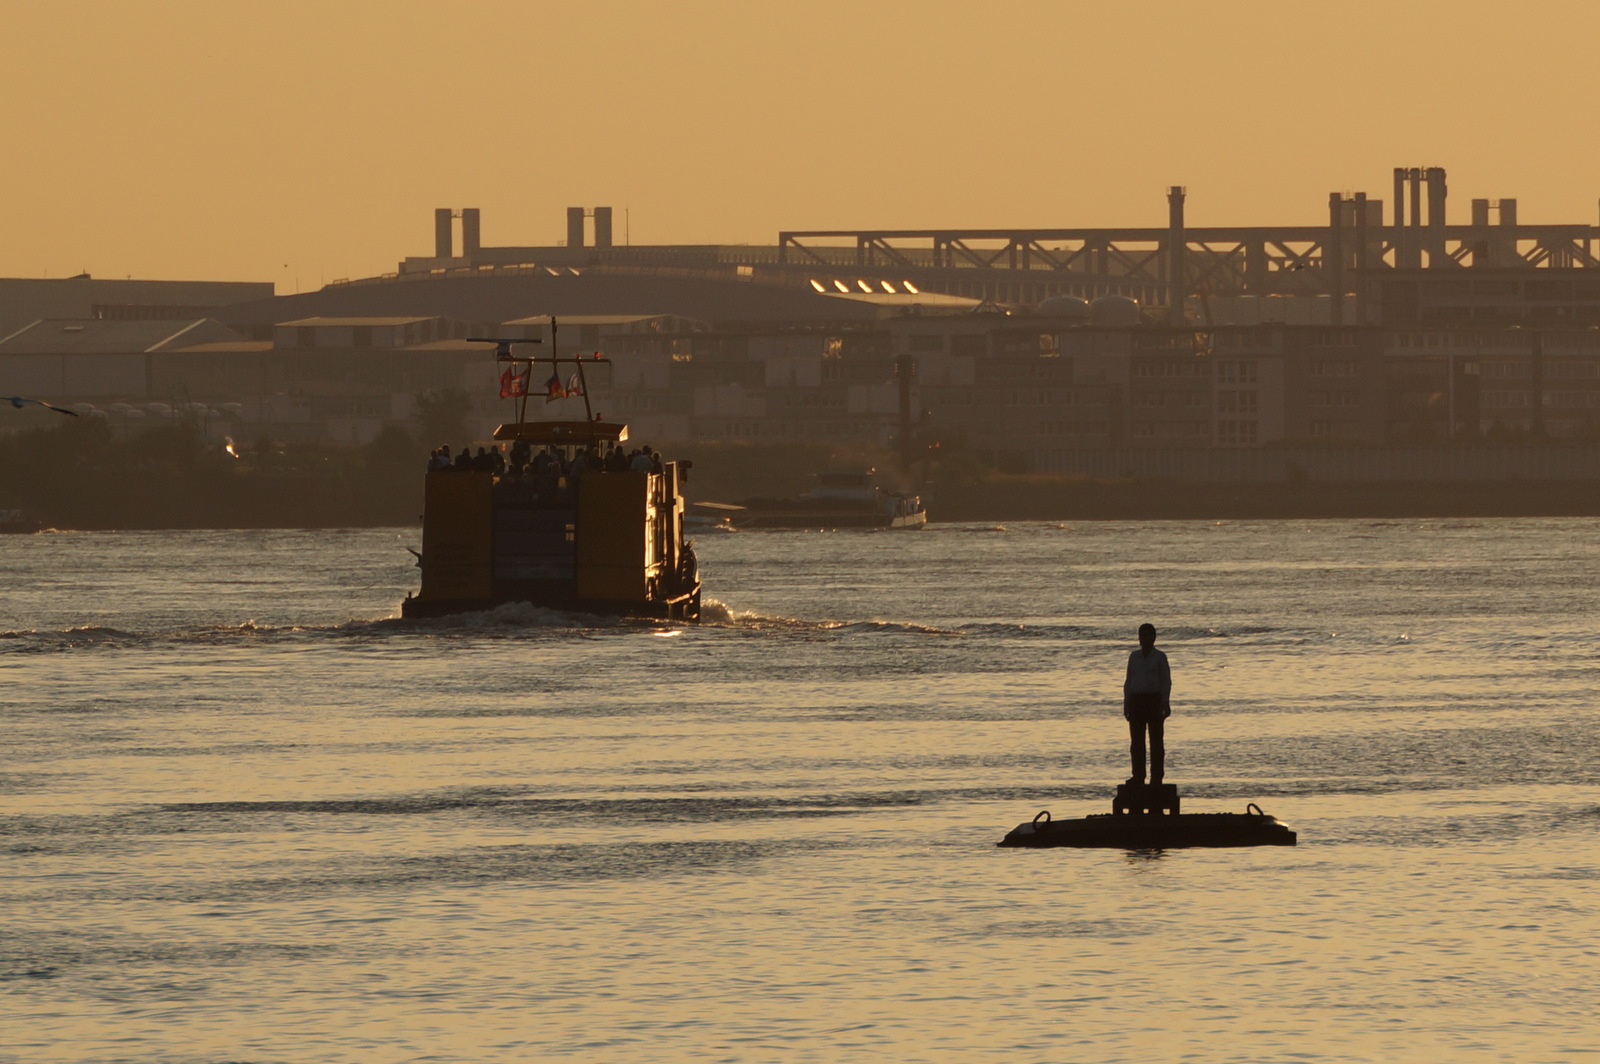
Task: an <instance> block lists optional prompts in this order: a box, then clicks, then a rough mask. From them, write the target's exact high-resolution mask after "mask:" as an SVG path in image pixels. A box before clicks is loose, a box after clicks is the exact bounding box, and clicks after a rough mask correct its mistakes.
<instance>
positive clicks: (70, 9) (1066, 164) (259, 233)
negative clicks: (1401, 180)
mask: <svg viewBox="0 0 1600 1064" xmlns="http://www.w3.org/2000/svg"><path fill="white" fill-rule="evenodd" d="M0 13H3V18H0V27H3V32H0V86H3V91H4V100H5V106H4V108H3V109H0V128H3V131H4V141H5V145H6V150H5V156H4V159H5V161H4V164H3V166H0V190H3V194H4V195H3V202H4V210H3V212H0V276H10V277H40V276H47V277H60V276H63V275H67V274H72V273H76V272H78V271H80V270H88V271H89V272H91V273H92V274H94V275H96V276H105V277H121V276H128V275H131V276H134V277H150V278H194V279H228V280H270V281H273V282H276V284H277V285H278V289H279V291H280V292H288V291H293V290H295V289H296V288H297V287H298V288H300V289H306V288H312V287H316V286H317V285H319V284H321V283H324V282H326V281H330V280H333V279H335V278H339V277H356V276H367V275H371V274H375V273H381V272H383V271H386V270H392V269H394V268H395V263H396V262H397V261H398V260H399V259H400V258H402V257H403V256H405V255H426V254H431V251H432V211H433V209H434V208H435V207H442V206H451V207H456V208H460V207H479V208H481V209H482V211H483V240H484V243H485V244H489V245H498V244H550V243H555V242H556V241H558V240H559V239H561V238H562V237H563V236H564V228H563V226H564V216H563V209H564V208H565V207H567V206H569V205H574V206H575V205H584V206H595V205H611V206H613V207H614V208H615V209H616V212H617V219H616V225H617V239H618V240H619V242H620V241H621V240H622V239H623V237H624V232H623V227H624V212H626V221H627V225H628V228H629V230H630V234H629V235H630V236H631V240H632V242H633V243H636V244H641V243H646V244H648V243H770V242H772V240H773V239H774V236H775V234H776V233H777V231H778V230H779V229H785V228H793V229H803V228H848V227H900V226H904V227H913V226H917V227H922V226H944V227H958V226H968V227H980V226H1058V225H1059V226H1069V225H1160V224H1163V222H1164V220H1165V205H1164V201H1163V198H1162V194H1163V190H1164V188H1165V186H1167V185H1169V184H1183V185H1187V186H1188V189H1189V194H1190V199H1189V220H1190V222H1191V223H1192V224H1196V225H1205V224H1295V223H1317V222H1321V221H1323V220H1324V219H1325V218H1326V211H1327V195H1328V193H1329V192H1330V191H1354V190H1358V189H1365V190H1367V191H1369V192H1370V193H1372V194H1374V195H1377V196H1381V197H1383V198H1384V199H1385V200H1387V199H1388V198H1389V189H1388V186H1389V183H1390V171H1391V169H1392V168H1393V167H1395V166H1400V165H1404V166H1423V165H1430V166H1444V167H1446V168H1448V170H1449V175H1450V188H1451V220H1452V221H1455V220H1461V221H1465V220H1466V217H1467V210H1468V205H1467V201H1468V200H1469V199H1470V198H1472V197H1475V196H1484V197H1490V198H1499V197H1501V196H1515V197H1517V198H1518V200H1519V205H1520V213H1521V217H1522V220H1524V221H1528V222H1558V221H1560V222H1587V223H1590V224H1594V223H1595V222H1596V221H1597V197H1600V165H1597V164H1600V93H1597V92H1596V91H1595V89H1594V87H1593V85H1594V71H1595V65H1596V49H1597V44H1600V4H1596V3H1595V2H1594V0H1563V2H1556V0H1552V2H1535V3H1528V4H1521V5H1511V4H1505V3H1490V2H1487V0H1452V2H1448V3H1446V2H1408V0H1385V2H1369V0H1352V2H1343V3H1333V2H1325V3H1312V2H1303V3H1302V2H1284V0H1276V2H1271V3H1267V2H1238V0H1208V2H1206V3H1204V4H1193V3H1176V2H1164V0H1163V2H1154V3H1145V4H1121V3H1110V2H1099V3H1081V2H1073V0H1055V2H1014V3H1008V2H1004V0H995V2H989V3H981V4H980V3H956V2H926V3H894V2H882V0H856V2H851V3H837V2H832V0H808V2H805V3H768V2H759V0H746V2H716V0H680V2H675V3H646V2H640V0H634V2H622V0H610V2H607V0H588V2H584V3H564V4H553V3H537V2H487V0H485V2H479V0H461V2H457V3H453V4H439V3H423V2H412V0H406V2H389V3H356V2H337V0H334V2H330V0H320V2H316V3H301V2H272V3H246V2H241V0H227V2H210V3H200V2H194V3H186V2H167V0H141V2H139V3H132V2H128V3H79V4H59V3H52V4H41V3H35V2H26V0H0Z"/></svg>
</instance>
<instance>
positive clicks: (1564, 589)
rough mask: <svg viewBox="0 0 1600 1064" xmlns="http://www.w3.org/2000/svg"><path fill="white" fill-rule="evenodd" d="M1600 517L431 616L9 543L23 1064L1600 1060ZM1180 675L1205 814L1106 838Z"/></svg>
mask: <svg viewBox="0 0 1600 1064" xmlns="http://www.w3.org/2000/svg"><path fill="white" fill-rule="evenodd" d="M1597 531H1600V522H1597V521H1595V520H1517V521H1511V520H1505V521H1475V522H1371V521H1344V522H1314V523H1313V522H1259V523H1224V524H1212V523H1200V522H1163V523H1153V524H1147V525H1136V524H1114V523H1082V524H1077V525H1070V526H1059V525H1042V524H1024V525H1012V526H1007V527H1005V528H1003V529H1002V528H999V527H990V526H934V527H933V528H930V529H929V530H927V531H925V532H921V533H881V534H874V533H861V534H846V533H837V534H819V533H789V532H785V533H769V534H759V533H745V534H737V535H728V536H715V537H702V539H701V540H700V542H699V544H698V547H699V552H700V556H701V558H702V561H703V568H704V572H705V576H706V580H707V587H708V589H709V592H710V593H711V594H713V595H715V596H716V598H718V599H719V600H721V601H722V602H723V603H725V604H726V606H727V610H728V614H727V615H726V617H725V618H724V619H723V620H721V621H717V622H714V623H708V624H702V625H700V626H698V627H678V626H663V625H656V624H646V623H635V622H629V623H624V622H614V621H613V622H606V621H599V620H597V619H594V618H579V617H569V616H561V615H555V614H550V613H544V612H540V611H533V610H528V609H515V608H507V609H502V610H498V611H495V612H494V613H491V614H484V615H476V616H471V617H466V618H457V619H452V620H446V621H435V622H402V621H399V620H395V619H391V618H393V616H394V615H395V614H396V613H397V612H398V604H399V601H400V599H401V597H403V595H404V593H405V591H406V590H408V589H410V588H413V587H414V586H415V570H414V569H412V568H411V566H410V560H411V559H410V556H409V555H407V554H406V553H405V552H404V551H403V550H402V549H401V547H402V542H410V543H412V545H415V542H414V540H415V536H416V533H415V532H414V531H413V530H409V529H408V530H403V531H400V532H398V533H397V532H396V531H395V530H376V531H355V532H246V533H208V532H173V533H104V534H78V533H61V534H47V535H40V536H9V537H0V564H3V566H4V572H5V576H6V581H7V584H8V588H9V593H8V594H7V595H6V596H5V598H4V599H3V600H0V632H4V633H5V634H4V636H3V638H0V681H3V683H4V688H3V692H4V693H3V695H0V699H3V701H0V725H3V728H4V735H5V740H6V741H5V747H4V749H5V758H4V761H3V762H0V861H3V865H0V868H3V873H0V874H3V880H0V916H3V926H4V929H5V930H4V935H3V937H0V1059H4V1060H15V1061H27V1062H33V1061H120V1060H128V1061H148V1060H162V1061H175V1062H219V1061H261V1062H265V1061H293V1062H300V1061H304V1062H319V1064H320V1062H329V1061H361V1062H373V1061H403V1060H422V1059H426V1060H436V1061H463V1062H465V1061H527V1060H547V1059H551V1060H555V1059H570V1060H579V1061H655V1060H741V1061H742V1060H770V1059H784V1060H795V1061H819V1062H832V1061H845V1060H862V1059H883V1060H895V1061H915V1060H935V1061H974V1060H982V1061H1045V1060H1051V1061H1061V1060H1094V1061H1117V1060H1129V1061H1142V1060H1155V1059H1162V1060H1167V1059H1181V1060H1194V1061H1221V1060H1252V1061H1254V1060H1277V1059H1296V1060H1318V1061H1345V1060H1352V1061H1353V1060H1472V1059H1483V1060H1491V1059H1492V1060H1501V1059H1505V1060H1517V1061H1545V1060H1564V1059H1567V1058H1569V1057H1570V1056H1572V1055H1575V1054H1578V1053H1582V1052H1589V1051H1592V1048H1593V1045H1594V1042H1595V1035H1596V1033H1597V1026H1600V1025H1597V1024H1596V1022H1595V1016H1596V1015H1597V1014H1600V989H1597V988H1600V978H1597V976H1600V971H1597V968H1600V964H1597V952H1596V947H1595V945H1594V940H1595V935H1596V932H1597V930H1600V922H1597V920H1596V918H1595V908H1594V902H1593V895H1594V888H1595V885H1596V882H1597V880H1600V851H1597V849H1596V847H1595V844H1594V839H1595V833H1596V831H1597V829H1600V806H1597V801H1596V795H1595V789H1594V788H1595V784H1596V782H1597V778H1596V777H1597V769H1596V757H1595V754H1596V747H1597V745H1600V744H1597V740H1596V738H1595V725H1596V713H1595V710H1594V706H1593V700H1592V697H1591V696H1592V692H1593V689H1594V686H1595V679H1596V669H1595V651H1596V647H1597V644H1600V623H1597V621H1596V618H1595V613H1594V602H1595V594H1596V589H1597V584H1600V537H1597V536H1596V534H1595V533H1596V532H1597ZM1143 620H1151V621H1153V622H1154V623H1155V624H1156V625H1157V626H1158V627H1159V628H1161V630H1162V637H1161V643H1160V645H1161V646H1162V647H1163V648H1164V649H1165V650H1166V651H1167V652H1168V654H1169V655H1170V656H1171V659H1172V665H1173V671H1174V678H1175V684H1176V687H1175V691H1174V696H1173V703H1174V716H1173V718H1172V721H1171V722H1170V725H1169V729H1168V744H1169V768H1168V775H1169V779H1170V780H1173V781H1176V782H1177V783H1178V784H1179V785H1180V787H1181V788H1182V789H1183V792H1184V794H1185V808H1186V810H1191V811H1201V810H1207V809H1216V810H1231V811H1242V810H1243V808H1244V805H1245V803H1246V802H1249V801H1256V802H1259V803H1260V804H1261V805H1263V806H1264V807H1265V808H1266V810H1267V811H1268V812H1270V813H1273V814H1275V815H1277V816H1278V817H1280V818H1282V819H1284V820H1286V821H1287V822H1289V824H1290V825H1291V826H1292V827H1294V828H1295V829H1296V830H1297V831H1299V833H1300V845H1299V846H1298V847H1297V848H1293V849H1289V848H1262V849H1242V850H1214V851H1207V850H1193V851H1169V852H1166V853H1159V854H1157V853H1146V854H1128V853H1124V852H1120V851H1109V850H1108V851H1094V850H1089V851H1071V850H1055V851H1038V852H1030V851H1012V850H999V849H996V848H995V847H994V845H993V844H994V842H995V841H996V840H998V839H999V838H1000V837H1001V836H1002V835H1003V834H1004V833H1005V832H1006V831H1007V830H1008V829H1009V828H1011V827H1012V826H1014V825H1015V824H1017V823H1018V822H1020V821H1022V820H1025V819H1028V818H1031V817H1032V816H1033V815H1034V813H1035V812H1036V811H1037V810H1039V809H1041V808H1049V809H1050V810H1051V811H1052V812H1053V813H1054V815H1055V816H1056V817H1058V818H1060V817H1068V816H1079V815H1084V814H1086V813H1089V812H1102V811H1107V810H1108V807H1109V798H1110V792H1111V788H1112V786H1113V785H1114V784H1115V783H1116V782H1117V781H1118V780H1120V779H1121V778H1123V776H1125V775H1126V771H1127V770H1126V762H1125V758H1126V750H1125V747H1126V730H1125V727H1124V725H1123V723H1122V720H1121V717H1120V713H1119V711H1118V691H1119V685H1120V682H1121V669H1122V664H1123V661H1124V660H1125V658H1126V654H1127V652H1128V650H1129V649H1130V648H1131V646H1132V643H1133V631H1134V629H1135V628H1136V627H1137V625H1138V623H1139V622H1140V621H1143Z"/></svg>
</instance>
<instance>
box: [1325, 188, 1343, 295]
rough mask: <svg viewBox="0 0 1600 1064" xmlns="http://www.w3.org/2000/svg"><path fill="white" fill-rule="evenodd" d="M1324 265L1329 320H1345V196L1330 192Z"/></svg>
mask: <svg viewBox="0 0 1600 1064" xmlns="http://www.w3.org/2000/svg"><path fill="white" fill-rule="evenodd" d="M1322 265H1323V268H1324V269H1326V270H1327V273H1328V295H1329V297H1330V300H1331V301H1330V302H1329V304H1328V314H1329V319H1328V320H1329V321H1330V322H1331V323H1332V324H1334V325H1343V324H1344V321H1343V320H1342V319H1343V316H1344V196H1342V195H1340V194H1339V193H1337V192H1330V193H1328V241H1327V243H1326V244H1324V245H1323V247H1322Z"/></svg>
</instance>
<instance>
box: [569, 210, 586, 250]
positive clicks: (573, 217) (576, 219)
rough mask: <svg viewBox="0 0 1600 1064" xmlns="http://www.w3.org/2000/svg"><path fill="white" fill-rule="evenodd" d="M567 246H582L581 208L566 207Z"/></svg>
mask: <svg viewBox="0 0 1600 1064" xmlns="http://www.w3.org/2000/svg"><path fill="white" fill-rule="evenodd" d="M567 247H569V248H581V247H583V208H582V207H568V208H567Z"/></svg>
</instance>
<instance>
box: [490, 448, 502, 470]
mask: <svg viewBox="0 0 1600 1064" xmlns="http://www.w3.org/2000/svg"><path fill="white" fill-rule="evenodd" d="M489 468H490V469H491V470H493V471H494V472H496V473H504V472H505V471H506V454H505V452H504V451H502V450H501V449H500V445H499V444H498V443H497V444H495V445H494V446H493V447H491V448H489Z"/></svg>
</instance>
